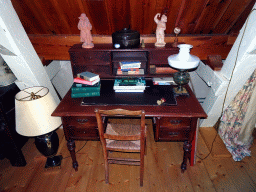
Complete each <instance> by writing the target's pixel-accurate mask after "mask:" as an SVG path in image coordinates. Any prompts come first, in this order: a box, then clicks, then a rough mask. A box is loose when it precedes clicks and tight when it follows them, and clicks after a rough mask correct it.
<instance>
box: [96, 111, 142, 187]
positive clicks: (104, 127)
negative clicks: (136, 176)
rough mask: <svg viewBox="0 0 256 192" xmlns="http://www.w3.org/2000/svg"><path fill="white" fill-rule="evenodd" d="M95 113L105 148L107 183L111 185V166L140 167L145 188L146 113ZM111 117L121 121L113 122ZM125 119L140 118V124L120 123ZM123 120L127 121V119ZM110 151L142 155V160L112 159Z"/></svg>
mask: <svg viewBox="0 0 256 192" xmlns="http://www.w3.org/2000/svg"><path fill="white" fill-rule="evenodd" d="M95 112H96V118H97V123H98V129H99V135H100V141H101V144H102V147H103V154H104V161H105V182H106V183H109V164H125V165H140V186H143V175H144V155H145V147H146V126H145V111H144V110H139V111H130V110H124V109H113V110H99V109H96V110H95ZM110 117H111V118H112V117H116V118H120V117H121V121H119V122H118V121H117V122H113V121H112V122H111V121H110V120H111V119H110ZM125 117H126V118H127V117H128V118H134V117H139V120H140V124H132V123H127V124H125V123H120V122H122V119H123V118H125ZM112 120H113V119H112ZM123 120H124V121H125V119H123ZM126 120H127V119H126ZM110 151H118V152H135V153H140V159H132V158H120V157H118V158H117V157H110V156H109V152H110Z"/></svg>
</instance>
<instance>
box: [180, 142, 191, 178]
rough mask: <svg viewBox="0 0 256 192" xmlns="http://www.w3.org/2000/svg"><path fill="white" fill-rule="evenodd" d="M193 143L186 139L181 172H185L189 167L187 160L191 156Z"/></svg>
mask: <svg viewBox="0 0 256 192" xmlns="http://www.w3.org/2000/svg"><path fill="white" fill-rule="evenodd" d="M191 148H192V144H191V142H190V141H185V142H184V145H183V150H184V155H183V162H182V164H181V172H182V173H184V171H185V170H186V169H187V161H188V158H189V157H190V153H191Z"/></svg>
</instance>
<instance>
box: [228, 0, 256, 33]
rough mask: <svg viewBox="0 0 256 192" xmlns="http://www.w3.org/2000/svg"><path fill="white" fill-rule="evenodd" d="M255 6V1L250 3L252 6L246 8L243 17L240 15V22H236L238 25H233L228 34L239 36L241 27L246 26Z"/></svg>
mask: <svg viewBox="0 0 256 192" xmlns="http://www.w3.org/2000/svg"><path fill="white" fill-rule="evenodd" d="M254 4H255V0H252V1H251V2H250V4H249V5H248V6H247V7H246V8H245V10H244V12H243V14H242V15H240V17H239V18H238V20H237V21H236V23H235V24H234V25H233V27H232V28H231V29H230V30H229V31H228V34H231V35H232V34H236V35H237V34H238V33H239V31H240V29H241V26H243V25H244V23H245V21H246V19H247V18H248V16H249V14H250V12H251V10H252V8H253V6H254Z"/></svg>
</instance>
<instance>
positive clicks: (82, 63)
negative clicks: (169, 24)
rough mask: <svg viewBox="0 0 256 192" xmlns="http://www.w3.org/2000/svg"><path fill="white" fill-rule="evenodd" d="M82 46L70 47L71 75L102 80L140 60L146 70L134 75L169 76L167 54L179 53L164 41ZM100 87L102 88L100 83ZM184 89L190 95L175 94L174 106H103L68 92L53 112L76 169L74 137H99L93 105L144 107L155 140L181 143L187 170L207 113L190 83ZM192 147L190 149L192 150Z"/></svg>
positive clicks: (192, 162)
mask: <svg viewBox="0 0 256 192" xmlns="http://www.w3.org/2000/svg"><path fill="white" fill-rule="evenodd" d="M81 45H82V44H75V45H73V46H72V47H71V48H70V49H69V54H70V61H71V65H72V72H73V75H74V77H75V76H76V75H77V73H80V72H83V71H90V72H93V73H97V74H99V75H100V78H101V80H103V79H106V80H107V79H108V81H113V79H114V78H116V77H120V76H119V75H117V68H118V67H119V62H120V61H140V62H141V68H142V69H144V72H145V73H144V74H143V75H135V76H141V77H145V78H147V79H148V80H151V79H152V78H153V77H164V76H167V77H169V76H170V75H171V72H170V70H169V69H170V67H169V65H168V62H167V58H168V56H169V55H172V54H177V53H178V52H179V49H178V48H177V47H172V46H171V44H166V46H165V47H161V48H157V47H155V46H154V44H146V45H145V48H134V49H114V48H113V45H112V44H95V45H94V48H92V49H83V48H82V46H81ZM152 69H156V70H152ZM160 69H161V70H162V71H161V70H160ZM163 72H164V73H163ZM130 76H132V75H130ZM102 88H104V87H103V86H102ZM186 88H187V89H188V91H189V94H190V96H189V97H187V96H180V97H177V105H172V106H157V105H141V106H140V105H131V104H130V105H120V106H118V105H115V104H113V105H111V104H108V105H106V106H102V105H97V103H96V104H93V105H90V104H89V105H87V106H81V102H82V100H83V98H77V99H72V98H71V96H70V94H71V92H70V91H69V92H68V93H67V94H66V96H65V97H64V98H63V100H62V101H61V102H60V104H59V106H58V107H57V108H56V110H55V111H54V112H53V114H52V115H53V116H59V117H61V118H62V123H63V128H64V133H65V137H66V140H67V146H68V149H69V151H70V154H71V157H72V161H73V167H74V168H75V169H76V170H78V163H77V161H76V155H75V140H99V135H98V130H97V122H96V117H95V113H94V110H95V108H99V109H104V110H106V109H114V108H123V109H129V110H141V109H143V110H145V112H146V117H147V118H152V119H153V127H154V137H155V141H181V142H184V158H183V162H182V165H181V169H182V170H185V169H186V163H187V159H188V158H189V159H190V165H193V164H194V152H195V134H196V128H197V122H198V119H199V118H206V117H207V115H206V114H205V112H204V110H203V108H202V107H201V105H200V104H199V102H198V100H197V99H196V97H195V96H194V94H193V93H192V91H191V89H190V88H189V86H186ZM110 89H111V88H110ZM110 89H109V90H110ZM126 94H127V99H129V97H131V95H132V94H130V93H126ZM130 99H132V98H130ZM159 99H160V98H159ZM155 102H156V101H155ZM192 147H193V149H191V148H192Z"/></svg>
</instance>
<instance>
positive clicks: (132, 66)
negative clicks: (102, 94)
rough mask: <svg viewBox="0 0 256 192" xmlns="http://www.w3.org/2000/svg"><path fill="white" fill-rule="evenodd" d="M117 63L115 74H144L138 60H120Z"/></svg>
mask: <svg viewBox="0 0 256 192" xmlns="http://www.w3.org/2000/svg"><path fill="white" fill-rule="evenodd" d="M119 65H120V66H119V67H118V69H117V75H144V69H141V62H140V61H122V62H119Z"/></svg>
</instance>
